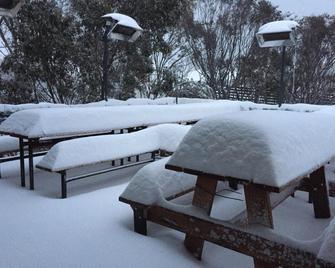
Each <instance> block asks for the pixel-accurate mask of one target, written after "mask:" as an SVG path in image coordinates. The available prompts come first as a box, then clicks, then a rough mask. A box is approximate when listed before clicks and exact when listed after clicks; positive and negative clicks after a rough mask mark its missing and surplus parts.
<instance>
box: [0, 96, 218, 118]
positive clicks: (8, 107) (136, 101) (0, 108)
mask: <svg viewBox="0 0 335 268" xmlns="http://www.w3.org/2000/svg"><path fill="white" fill-rule="evenodd" d="M213 101H214V100H210V99H197V98H178V103H179V104H185V103H202V102H213ZM147 104H151V105H165V104H176V98H174V97H164V98H157V99H154V100H153V99H147V98H146V99H145V98H130V99H128V100H126V101H123V100H117V99H108V101H98V102H91V103H86V104H73V105H66V104H54V103H48V102H41V103H38V104H35V103H26V104H18V105H15V104H0V112H1V113H6V114H8V113H9V114H10V113H15V112H18V111H22V110H30V109H41V108H64V107H71V108H78V107H99V106H121V105H147Z"/></svg>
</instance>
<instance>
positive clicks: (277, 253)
mask: <svg viewBox="0 0 335 268" xmlns="http://www.w3.org/2000/svg"><path fill="white" fill-rule="evenodd" d="M330 120H331V117H327V116H322V115H317V114H302V113H296V112H283V111H251V112H243V113H242V112H241V113H235V114H230V115H220V116H213V117H210V118H206V119H204V120H201V121H199V122H198V123H197V124H196V125H195V126H194V127H193V128H192V129H191V130H190V132H189V133H188V134H187V135H186V137H185V138H184V140H183V142H182V143H181V144H180V146H179V147H178V149H177V151H176V152H175V153H174V154H173V155H172V156H171V158H170V159H169V160H168V162H167V163H166V165H165V168H166V169H168V170H171V171H174V172H178V173H182V174H186V175H195V176H197V180H196V184H195V190H194V196H193V200H192V207H187V208H183V207H181V206H176V205H174V204H171V203H169V202H166V201H164V200H163V197H157V198H155V199H154V200H152V201H151V202H150V203H147V202H143V200H141V197H137V196H142V195H143V196H144V194H141V192H143V193H145V194H146V195H150V192H151V190H150V188H149V187H147V188H145V189H141V188H139V187H138V185H140V184H139V182H135V181H134V183H132V182H131V183H130V185H129V186H128V187H127V189H128V188H129V189H132V191H129V190H127V189H126V190H125V193H124V194H122V195H121V197H120V201H123V202H126V203H128V204H130V205H131V206H132V207H133V210H134V223H135V230H136V228H137V230H136V231H137V232H139V233H142V234H146V230H145V228H146V225H145V224H144V223H145V221H146V220H150V221H152V222H155V223H158V224H161V225H163V226H167V227H170V228H173V229H176V230H179V231H182V232H184V233H185V234H186V236H185V242H184V243H185V246H186V248H187V249H188V250H189V251H190V252H191V253H192V254H193V255H194V256H195V257H197V258H198V259H201V256H202V251H203V245H204V241H205V240H206V241H210V242H213V243H215V244H218V245H221V246H223V247H226V248H229V249H232V250H235V251H238V252H240V253H243V254H246V255H249V256H251V257H253V258H254V263H255V267H278V266H284V267H286V266H287V267H314V266H313V265H316V263H317V264H319V265H320V267H334V264H324V263H323V260H320V259H319V257H318V256H319V255H318V253H317V252H311V249H308V248H306V247H305V248H304V245H303V243H301V244H300V243H296V242H294V241H289V240H290V239H289V238H284V239H283V237H282V236H280V235H279V234H276V233H275V232H271V231H269V230H272V229H273V228H274V225H275V221H274V219H273V216H272V209H273V207H275V206H277V205H278V204H280V203H281V202H283V201H284V200H285V199H286V198H287V197H289V196H291V194H293V193H294V192H295V191H296V190H298V189H301V186H302V185H303V186H304V189H309V191H310V193H311V195H312V200H313V207H314V214H315V217H316V218H330V216H331V213H330V208H329V199H328V192H327V184H326V178H325V171H324V166H325V165H326V164H327V162H328V161H330V160H331V159H333V158H334V156H335V144H334V139H335V125H332V124H329V122H330ZM307 130H308V131H307ZM155 173H156V174H158V173H159V172H158V171H156V172H155ZM155 173H153V174H155ZM147 177H150V174H149V175H147ZM171 177H172V175H171V176H170V178H171ZM152 179H153V178H152ZM171 180H172V179H171ZM219 181H229V182H231V183H232V184H240V185H243V187H244V194H245V202H246V213H245V215H246V221H236V219H234V221H228V222H227V221H219V220H218V219H213V218H211V217H210V213H211V210H212V206H213V200H214V197H215V195H216V188H217V184H218V182H219ZM176 183H177V182H176ZM132 184H134V185H135V186H136V187H135V186H132ZM160 184H162V183H160ZM306 185H308V186H306ZM134 189H139V190H136V191H134ZM156 192H159V191H157V189H156V190H152V193H153V196H155V193H156ZM156 195H157V194H156ZM142 199H143V197H142ZM134 208H135V209H134ZM135 212H136V213H135ZM223 213H225V212H224V211H223ZM243 216H244V215H241V217H243ZM235 222H239V224H235ZM241 222H243V223H244V224H243V225H241ZM287 241H289V242H287ZM294 243H296V244H294ZM292 245H294V246H292Z"/></svg>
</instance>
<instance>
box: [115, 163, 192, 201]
mask: <svg viewBox="0 0 335 268" xmlns="http://www.w3.org/2000/svg"><path fill="white" fill-rule="evenodd" d="M168 160H169V158H164V159H162V160H159V161H157V162H154V163H151V164H149V165H146V166H145V167H143V168H142V169H140V170H139V171H138V172H137V173H136V174H135V176H134V177H133V178H132V180H131V181H130V183H129V185H128V186H127V188H126V189H125V190H124V192H123V193H122V194H121V197H122V198H125V199H128V200H131V201H134V202H138V203H141V204H144V205H154V204H157V203H159V201H160V200H161V199H162V198H166V197H169V196H171V195H173V194H176V193H180V192H183V191H186V190H188V189H190V188H192V187H194V186H195V183H196V179H197V177H196V176H193V175H189V174H184V173H180V172H175V171H171V170H167V169H165V164H166V163H167V161H168Z"/></svg>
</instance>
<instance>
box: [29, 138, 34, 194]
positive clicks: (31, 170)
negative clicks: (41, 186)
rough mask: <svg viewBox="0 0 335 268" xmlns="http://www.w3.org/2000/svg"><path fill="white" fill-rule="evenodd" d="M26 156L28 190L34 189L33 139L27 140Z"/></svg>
mask: <svg viewBox="0 0 335 268" xmlns="http://www.w3.org/2000/svg"><path fill="white" fill-rule="evenodd" d="M28 157H29V183H30V190H34V188H35V187H34V156H33V141H32V140H30V139H29V140H28Z"/></svg>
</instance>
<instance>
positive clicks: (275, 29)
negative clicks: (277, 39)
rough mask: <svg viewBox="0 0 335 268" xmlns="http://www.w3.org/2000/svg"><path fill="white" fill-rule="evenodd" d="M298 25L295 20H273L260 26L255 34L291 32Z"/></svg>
mask: <svg viewBox="0 0 335 268" xmlns="http://www.w3.org/2000/svg"><path fill="white" fill-rule="evenodd" d="M298 25H299V24H298V23H297V22H296V21H292V20H280V21H273V22H269V23H267V24H264V25H263V26H261V27H260V28H259V31H258V33H257V34H267V33H280V32H291V31H292V29H294V28H296V27H297V26H298Z"/></svg>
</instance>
